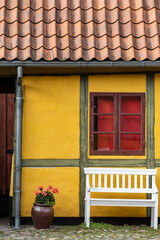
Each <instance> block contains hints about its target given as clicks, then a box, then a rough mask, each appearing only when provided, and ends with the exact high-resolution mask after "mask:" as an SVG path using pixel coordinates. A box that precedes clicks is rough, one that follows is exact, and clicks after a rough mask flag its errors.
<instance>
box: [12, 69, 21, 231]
mask: <svg viewBox="0 0 160 240" xmlns="http://www.w3.org/2000/svg"><path fill="white" fill-rule="evenodd" d="M22 77H23V72H22V67H21V66H18V68H17V80H16V111H15V114H16V118H15V119H16V122H15V129H16V133H15V135H16V136H15V137H16V143H15V190H14V194H15V229H19V228H20V217H21V159H22V108H23V94H22Z"/></svg>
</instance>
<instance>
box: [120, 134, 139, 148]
mask: <svg viewBox="0 0 160 240" xmlns="http://www.w3.org/2000/svg"><path fill="white" fill-rule="evenodd" d="M121 150H128V151H129V150H131V151H133V150H137V151H140V150H141V134H121Z"/></svg>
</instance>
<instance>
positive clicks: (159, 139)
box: [154, 74, 160, 159]
mask: <svg viewBox="0 0 160 240" xmlns="http://www.w3.org/2000/svg"><path fill="white" fill-rule="evenodd" d="M154 89H155V129H154V131H155V158H156V159H160V74H155V88H154Z"/></svg>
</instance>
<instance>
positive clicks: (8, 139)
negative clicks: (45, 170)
mask: <svg viewBox="0 0 160 240" xmlns="http://www.w3.org/2000/svg"><path fill="white" fill-rule="evenodd" d="M14 98H15V94H14V93H0V190H1V191H2V194H6V192H7V190H9V187H10V173H11V162H12V154H13V140H14Z"/></svg>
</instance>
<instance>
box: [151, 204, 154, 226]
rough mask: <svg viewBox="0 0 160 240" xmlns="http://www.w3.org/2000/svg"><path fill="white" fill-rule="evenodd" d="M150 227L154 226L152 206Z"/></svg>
mask: <svg viewBox="0 0 160 240" xmlns="http://www.w3.org/2000/svg"><path fill="white" fill-rule="evenodd" d="M151 227H154V207H151Z"/></svg>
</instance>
